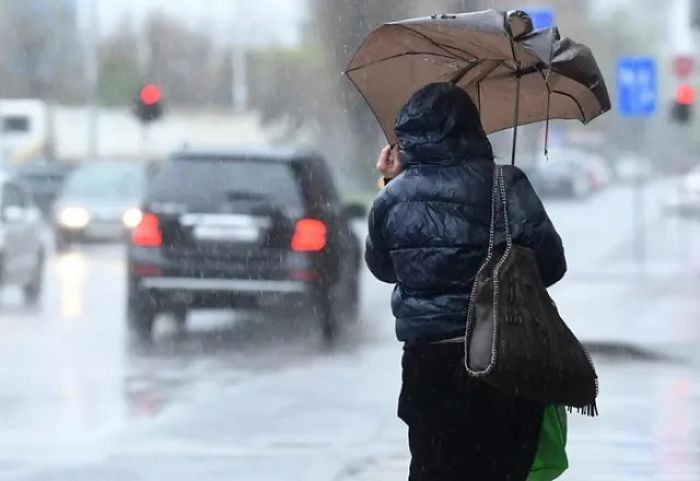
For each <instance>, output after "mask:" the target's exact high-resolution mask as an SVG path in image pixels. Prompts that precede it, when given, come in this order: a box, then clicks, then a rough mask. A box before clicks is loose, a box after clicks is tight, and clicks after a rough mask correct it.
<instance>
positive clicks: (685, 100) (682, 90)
mask: <svg viewBox="0 0 700 481" xmlns="http://www.w3.org/2000/svg"><path fill="white" fill-rule="evenodd" d="M676 102H678V103H679V104H681V105H692V104H694V103H695V87H693V86H692V85H688V84H683V85H681V86H680V87H678V88H677V89H676Z"/></svg>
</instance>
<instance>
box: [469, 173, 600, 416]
mask: <svg viewBox="0 0 700 481" xmlns="http://www.w3.org/2000/svg"><path fill="white" fill-rule="evenodd" d="M499 197H500V202H499ZM499 204H501V210H502V217H503V224H504V230H505V239H506V245H505V251H504V252H503V254H502V255H500V256H499V255H496V254H495V252H494V250H495V246H494V244H495V230H496V211H497V209H498V206H499ZM464 366H465V368H466V370H467V372H468V373H469V375H470V376H472V377H475V378H480V379H482V380H483V381H485V382H487V383H489V384H491V385H492V386H494V387H496V388H498V389H500V390H502V391H505V392H508V393H510V394H513V395H517V396H520V397H523V398H526V399H530V400H533V401H539V402H542V403H543V404H555V405H562V406H568V407H569V408H574V409H577V410H579V411H580V412H581V413H583V414H586V415H589V416H595V415H597V413H598V411H597V407H596V397H597V395H598V376H597V375H596V371H595V367H594V366H593V362H592V360H591V357H590V356H589V355H588V353H587V352H586V350H585V349H584V348H583V346H582V345H581V343H580V342H579V341H578V339H576V336H574V334H573V333H572V332H571V330H570V329H569V328H568V327H567V325H566V323H565V322H564V321H563V319H562V318H561V316H560V315H559V312H558V311H557V308H556V306H555V304H554V302H553V301H552V299H551V298H550V297H549V294H548V293H547V289H546V287H545V285H544V282H543V281H542V276H541V275H540V271H539V268H538V265H537V260H536V258H535V253H534V252H533V251H532V250H531V249H528V248H526V247H522V246H518V245H514V244H513V239H512V235H511V228H510V221H509V218H508V203H507V198H506V187H505V181H504V179H503V169H502V167H500V166H499V167H496V169H495V171H494V176H493V189H492V196H491V228H490V235H489V248H488V255H487V257H486V260H485V262H484V263H483V265H482V266H481V268H480V269H479V272H478V274H477V277H476V280H475V281H474V286H473V288H472V292H471V297H470V303H469V309H468V312H467V326H466V334H465V340H464Z"/></svg>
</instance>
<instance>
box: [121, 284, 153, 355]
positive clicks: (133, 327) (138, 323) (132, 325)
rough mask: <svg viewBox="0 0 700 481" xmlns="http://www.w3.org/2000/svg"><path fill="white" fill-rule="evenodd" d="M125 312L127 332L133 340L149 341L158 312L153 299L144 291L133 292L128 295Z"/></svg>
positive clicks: (151, 337) (151, 338)
mask: <svg viewBox="0 0 700 481" xmlns="http://www.w3.org/2000/svg"><path fill="white" fill-rule="evenodd" d="M126 312H127V323H128V327H129V332H130V334H131V335H132V337H133V338H134V340H136V341H139V342H145V343H150V342H151V341H152V340H153V325H154V322H155V318H156V314H157V313H158V311H157V309H156V303H155V302H154V300H153V299H152V298H151V297H150V296H149V295H148V294H147V293H145V292H134V293H132V294H130V295H129V298H128V305H127V309H126Z"/></svg>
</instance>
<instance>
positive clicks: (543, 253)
mask: <svg viewBox="0 0 700 481" xmlns="http://www.w3.org/2000/svg"><path fill="white" fill-rule="evenodd" d="M504 178H505V179H506V189H507V193H508V213H509V215H510V222H511V227H512V232H513V242H514V243H515V244H518V245H521V246H525V247H529V248H531V249H532V250H534V251H535V256H536V258H537V263H538V265H539V268H540V273H541V274H542V280H543V281H544V283H545V285H546V286H547V287H549V286H551V285H553V284H555V283H557V282H558V281H559V280H561V278H562V277H564V274H565V273H566V258H565V256H564V247H563V245H562V241H561V237H560V236H559V234H558V233H557V231H556V229H555V228H554V225H553V224H552V221H551V220H550V219H549V216H548V215H547V212H546V211H545V209H544V206H543V205H542V201H541V200H540V198H539V197H538V196H537V193H535V190H534V189H533V187H532V184H531V183H530V181H529V179H528V178H527V176H526V175H525V173H524V172H523V171H522V170H520V169H518V168H516V167H508V168H507V169H504Z"/></svg>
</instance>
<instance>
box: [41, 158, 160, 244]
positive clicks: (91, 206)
mask: <svg viewBox="0 0 700 481" xmlns="http://www.w3.org/2000/svg"><path fill="white" fill-rule="evenodd" d="M146 171H147V166H146V164H140V163H134V162H122V161H91V162H85V163H84V164H83V165H81V166H79V167H77V168H75V169H74V170H73V171H72V172H71V174H70V175H69V176H68V178H67V179H66V181H65V183H64V184H63V189H62V190H61V193H60V195H59V196H58V198H57V199H56V203H55V204H54V211H55V223H56V248H57V250H59V251H64V250H66V249H68V248H69V247H70V245H71V244H74V243H78V242H89V241H100V240H101V241H116V240H121V239H125V238H126V237H127V236H128V233H129V229H131V228H132V227H134V226H136V225H137V224H138V223H139V222H140V221H141V211H140V210H139V209H138V207H139V204H140V202H141V195H142V192H143V189H144V186H145V182H146Z"/></svg>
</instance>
